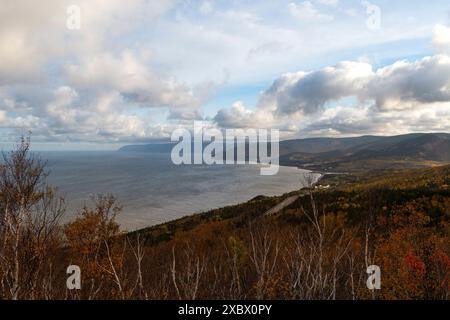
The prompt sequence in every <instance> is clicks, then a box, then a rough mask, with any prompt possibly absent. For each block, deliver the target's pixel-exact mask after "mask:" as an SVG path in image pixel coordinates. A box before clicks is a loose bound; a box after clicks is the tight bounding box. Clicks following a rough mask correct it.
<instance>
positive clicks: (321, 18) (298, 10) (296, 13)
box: [288, 1, 334, 23]
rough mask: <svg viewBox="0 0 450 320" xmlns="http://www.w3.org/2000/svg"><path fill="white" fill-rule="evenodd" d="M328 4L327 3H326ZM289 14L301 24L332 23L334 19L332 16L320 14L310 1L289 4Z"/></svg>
mask: <svg viewBox="0 0 450 320" xmlns="http://www.w3.org/2000/svg"><path fill="white" fill-rule="evenodd" d="M328 2H329V1H328ZM288 8H289V12H290V13H291V15H292V16H293V17H295V18H297V19H298V20H299V21H301V22H305V23H309V22H316V23H318V22H329V21H333V20H334V17H333V16H332V15H328V14H323V13H320V12H319V11H318V10H317V9H316V7H315V6H314V4H313V3H311V2H310V1H304V2H301V3H299V4H296V3H294V2H291V3H289V6H288Z"/></svg>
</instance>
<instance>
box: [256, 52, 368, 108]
mask: <svg viewBox="0 0 450 320" xmlns="http://www.w3.org/2000/svg"><path fill="white" fill-rule="evenodd" d="M372 76H373V71H372V66H371V65H370V64H368V63H363V62H349V61H345V62H341V63H339V64H337V65H336V66H334V67H327V68H324V69H321V70H317V71H312V72H303V71H300V72H296V73H288V74H284V75H282V76H281V77H280V78H278V79H277V80H275V81H274V83H273V84H272V86H271V87H270V88H269V89H268V90H266V91H265V92H264V93H263V95H262V98H261V100H260V105H262V106H264V107H266V108H267V107H268V108H271V109H275V110H276V111H277V112H278V113H280V114H292V113H296V112H301V113H304V114H309V113H314V112H316V111H317V110H318V109H320V108H322V107H323V106H324V105H325V104H326V103H327V102H330V101H335V100H339V99H341V98H344V97H347V96H353V95H356V96H358V95H360V94H363V93H364V88H365V87H366V86H367V82H368V81H369V80H370V79H371V77H372Z"/></svg>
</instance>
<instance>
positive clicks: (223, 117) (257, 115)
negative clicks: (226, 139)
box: [214, 101, 274, 128]
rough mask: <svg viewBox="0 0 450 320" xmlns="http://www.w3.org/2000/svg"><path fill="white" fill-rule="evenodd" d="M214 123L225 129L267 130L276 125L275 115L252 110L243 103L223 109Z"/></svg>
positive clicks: (239, 102)
mask: <svg viewBox="0 0 450 320" xmlns="http://www.w3.org/2000/svg"><path fill="white" fill-rule="evenodd" d="M214 121H215V122H216V123H217V124H218V125H219V126H220V127H223V128H267V127H271V126H273V125H274V122H273V114H272V113H271V112H267V111H265V110H261V109H257V110H251V109H249V108H247V107H246V106H245V105H244V104H243V103H242V102H241V101H238V102H235V103H234V104H233V105H232V106H231V108H228V109H221V110H219V112H218V113H217V115H216V116H215V117H214Z"/></svg>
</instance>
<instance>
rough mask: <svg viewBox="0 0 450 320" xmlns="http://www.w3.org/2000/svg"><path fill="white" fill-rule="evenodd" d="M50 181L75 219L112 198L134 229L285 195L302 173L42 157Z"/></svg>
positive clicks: (128, 158)
mask: <svg viewBox="0 0 450 320" xmlns="http://www.w3.org/2000/svg"><path fill="white" fill-rule="evenodd" d="M41 157H42V158H43V159H46V160H47V161H48V163H47V168H48V169H49V171H50V175H49V182H50V183H51V184H52V185H53V186H56V187H58V190H59V192H60V193H61V194H62V195H64V196H65V198H66V201H67V204H68V212H67V214H66V217H65V220H70V219H72V218H73V217H74V216H75V215H76V212H77V209H78V208H80V207H82V206H83V205H84V204H89V203H91V202H90V195H92V194H96V193H103V194H105V193H111V194H113V195H115V196H116V197H117V199H118V201H119V203H120V204H121V205H122V206H123V211H122V213H121V214H120V215H119V216H118V221H119V223H120V224H121V227H122V229H124V230H134V229H137V228H142V227H146V226H151V225H155V224H158V223H161V222H165V221H169V220H173V219H176V218H180V217H183V216H186V215H190V214H193V213H198V212H202V211H206V210H209V209H213V208H219V207H223V206H227V205H231V204H237V203H240V202H244V201H247V200H250V199H251V198H253V197H255V196H258V195H281V194H283V193H286V192H290V191H293V190H297V189H299V188H300V187H301V182H300V181H301V177H302V176H303V174H304V173H305V171H304V170H300V169H297V168H291V167H280V170H279V172H278V174H277V175H275V176H261V175H260V167H259V165H255V164H253V165H214V166H207V165H181V166H176V165H174V164H172V162H171V161H170V154H164V153H124V152H115V151H111V152H91V151H89V152H88V151H86V152H42V153H41Z"/></svg>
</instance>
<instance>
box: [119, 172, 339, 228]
mask: <svg viewBox="0 0 450 320" xmlns="http://www.w3.org/2000/svg"><path fill="white" fill-rule="evenodd" d="M256 165H258V166H262V165H263V164H260V163H258V164H256ZM279 167H280V168H288V169H295V170H298V171H299V173H300V172H306V173H311V174H317V175H319V176H318V177H317V180H316V181H315V182H314V185H317V184H318V183H319V182H320V181H321V180H322V179H323V178H324V177H325V176H327V175H333V173H323V172H318V171H312V170H307V169H303V168H300V167H298V166H290V165H280V166H279ZM298 182H299V188H298V189H294V190H288V191H286V192H283V193H281V194H275V195H269V194H258V195H257V196H253V197H250V198H249V199H247V200H244V201H239V202H235V203H230V204H228V205H225V206H217V207H211V208H208V209H206V210H202V211H198V212H191V213H186V214H185V215H183V216H181V217H179V218H174V219H168V220H166V221H162V222H158V223H155V224H150V225H146V226H143V227H138V228H134V229H130V230H125V229H123V231H124V232H126V233H134V232H140V231H141V230H147V229H152V228H157V227H160V226H164V225H167V224H171V223H175V222H177V221H180V220H184V219H189V218H193V217H195V216H199V215H204V214H207V213H209V212H212V211H215V210H222V209H225V208H230V207H238V206H241V205H246V204H249V203H251V202H252V201H254V199H257V198H263V199H268V198H276V199H279V200H280V201H282V200H283V199H285V198H286V197H288V196H290V195H292V194H294V193H297V192H300V191H301V190H303V189H305V186H301V179H300V178H299V181H298Z"/></svg>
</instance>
